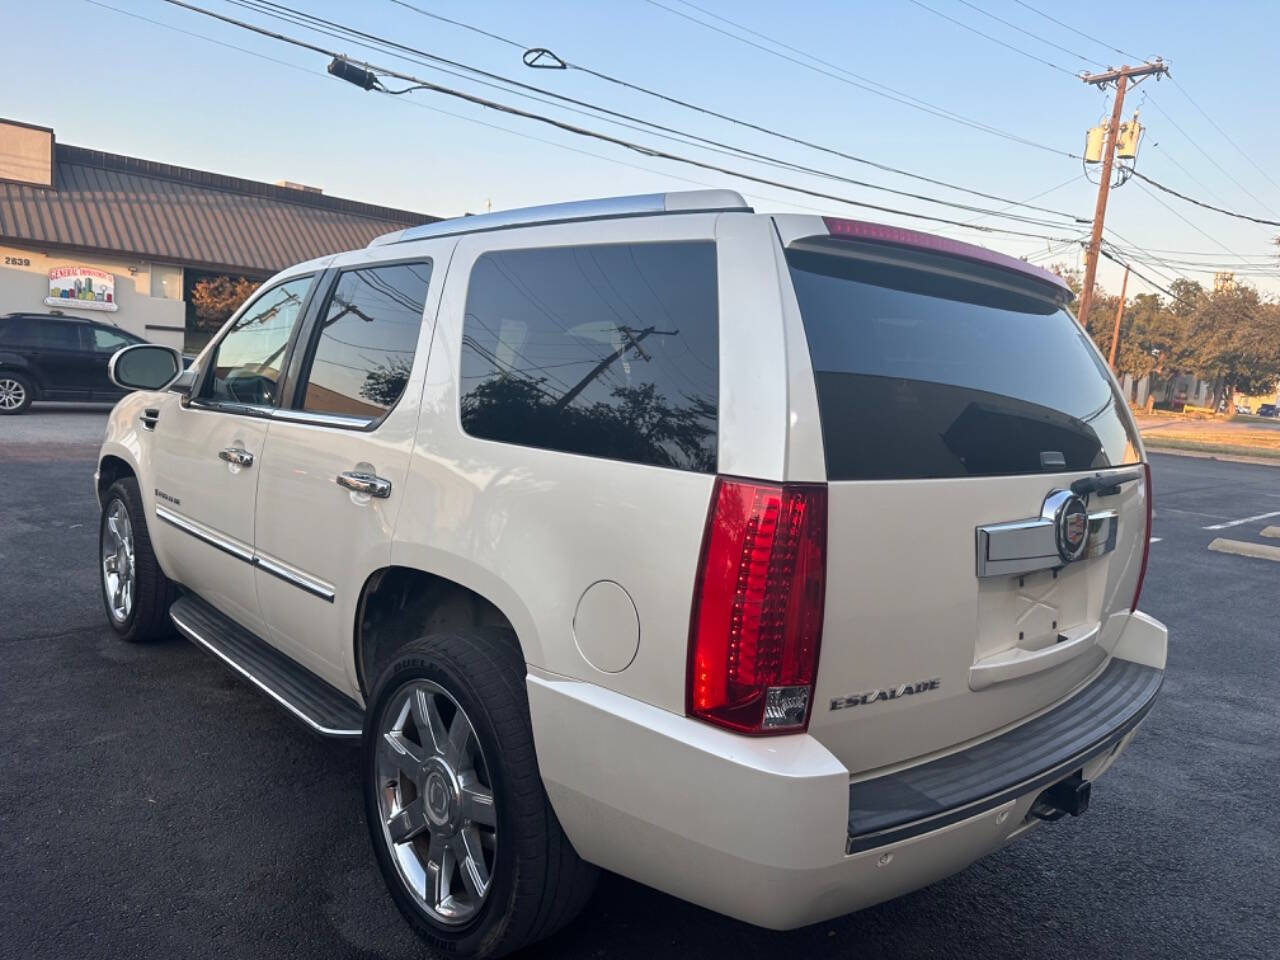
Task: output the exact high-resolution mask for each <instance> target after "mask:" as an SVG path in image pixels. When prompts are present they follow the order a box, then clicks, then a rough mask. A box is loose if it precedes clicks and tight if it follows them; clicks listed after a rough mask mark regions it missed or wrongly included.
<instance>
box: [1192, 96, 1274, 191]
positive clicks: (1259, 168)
mask: <svg viewBox="0 0 1280 960" xmlns="http://www.w3.org/2000/svg"><path fill="white" fill-rule="evenodd" d="M1169 79H1170V80H1173V78H1172V77H1170V78H1169ZM1173 85H1174V86H1175V87H1176V88H1177V89H1178V92H1179V93H1180V94H1182V95H1183V96H1184V97H1186V98H1187V102H1188V103H1189V104H1191V105H1192V106H1193V107H1195V108H1196V109H1197V110H1199V111H1200V115H1201V116H1203V117H1204V118H1205V119H1206V120H1208V121H1209V123H1210V124H1211V125H1212V126H1213V129H1215V130H1217V131H1218V133H1220V134H1222V136H1223V138H1224V139H1225V140H1226V141H1227V143H1229V144H1231V145H1232V146H1233V147H1235V148H1236V151H1237V152H1238V153H1239V154H1240V156H1242V157H1244V158H1245V159H1246V160H1248V161H1249V163H1250V165H1252V166H1253V168H1254V169H1255V170H1257V171H1258V172H1259V173H1260V174H1262V175H1263V176H1264V177H1266V179H1267V182H1268V183H1270V184H1271V185H1272V186H1273V187H1275V188H1276V189H1278V190H1280V183H1276V182H1275V181H1274V180H1272V179H1271V175H1270V174H1269V173H1267V171H1266V168H1265V167H1262V166H1260V165H1259V164H1257V163H1255V162H1254V159H1253V157H1251V156H1249V154H1247V153H1246V152H1245V150H1244V147H1242V146H1240V144H1238V143H1236V142H1235V140H1233V139H1231V136H1230V135H1229V134H1228V133H1227V131H1225V130H1223V129H1222V127H1220V126H1218V122H1217V121H1216V120H1214V119H1213V117H1212V115H1210V114H1209V112H1208V111H1206V110H1205V109H1204V107H1202V106H1200V104H1198V103H1196V102H1195V101H1194V100H1192V99H1191V94H1189V93H1187V91H1186V90H1185V89H1184V88H1183V86H1182V84H1180V83H1178V81H1177V80H1173Z"/></svg>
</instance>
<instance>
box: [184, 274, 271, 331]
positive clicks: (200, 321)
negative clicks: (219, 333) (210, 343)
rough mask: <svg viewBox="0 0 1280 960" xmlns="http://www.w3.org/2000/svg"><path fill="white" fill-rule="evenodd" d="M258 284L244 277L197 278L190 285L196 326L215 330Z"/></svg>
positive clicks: (246, 298)
mask: <svg viewBox="0 0 1280 960" xmlns="http://www.w3.org/2000/svg"><path fill="white" fill-rule="evenodd" d="M259 286H261V284H259V283H255V282H254V281H252V280H246V279H245V278H244V277H228V276H217V277H205V278H204V279H202V280H197V281H196V282H195V283H194V284H193V285H192V287H191V305H192V306H193V307H194V308H195V313H196V326H197V327H199V328H200V329H202V330H217V329H218V328H219V327H221V326H222V325H223V324H224V323H226V322H227V319H228V318H229V317H230V316H231V315H232V314H233V313H235V312H236V311H237V310H238V309H240V305H241V304H242V303H244V302H245V301H246V300H248V299H249V296H250V295H251V294H252V293H253V291H255V290H257V289H258V287H259Z"/></svg>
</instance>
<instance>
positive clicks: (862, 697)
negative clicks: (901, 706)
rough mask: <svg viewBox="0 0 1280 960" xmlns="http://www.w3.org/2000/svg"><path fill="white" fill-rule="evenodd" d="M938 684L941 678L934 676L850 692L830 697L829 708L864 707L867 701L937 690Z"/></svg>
mask: <svg viewBox="0 0 1280 960" xmlns="http://www.w3.org/2000/svg"><path fill="white" fill-rule="evenodd" d="M940 686H942V678H941V677H934V678H933V679H932V680H920V681H918V682H916V683H904V684H902V685H901V686H897V687H890V688H888V689H885V690H868V691H866V692H865V693H851V694H849V695H848V696H847V697H832V698H831V709H832V710H843V709H844V708H845V707H864V706H866V705H867V704H869V703H877V702H879V701H881V700H900V699H901V698H903V697H914V696H919V695H920V694H922V693H928V692H929V691H930V690H937V689H938V688H939V687H940Z"/></svg>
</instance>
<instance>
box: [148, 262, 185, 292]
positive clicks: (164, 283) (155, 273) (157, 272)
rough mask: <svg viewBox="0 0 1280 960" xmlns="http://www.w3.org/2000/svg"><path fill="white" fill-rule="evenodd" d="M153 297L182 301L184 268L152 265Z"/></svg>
mask: <svg viewBox="0 0 1280 960" xmlns="http://www.w3.org/2000/svg"><path fill="white" fill-rule="evenodd" d="M151 296H153V297H161V298H163V299H165V300H181V299H182V268H181V267H168V266H164V265H162V264H159V263H153V264H152V265H151Z"/></svg>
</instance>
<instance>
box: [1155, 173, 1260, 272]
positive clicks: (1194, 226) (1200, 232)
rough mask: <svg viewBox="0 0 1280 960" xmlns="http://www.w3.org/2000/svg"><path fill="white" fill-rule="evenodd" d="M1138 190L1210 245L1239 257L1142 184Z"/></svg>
mask: <svg viewBox="0 0 1280 960" xmlns="http://www.w3.org/2000/svg"><path fill="white" fill-rule="evenodd" d="M1138 189H1139V190H1141V191H1142V192H1143V193H1145V194H1146V195H1147V196H1149V197H1150V198H1151V199H1152V200H1154V201H1155V202H1156V203H1158V204H1160V206H1162V207H1164V208H1165V209H1166V210H1168V211H1169V212H1170V213H1172V214H1173V215H1174V216H1175V217H1177V218H1178V219H1179V220H1181V221H1182V222H1183V223H1185V224H1186V225H1187V226H1189V227H1190V228H1191V229H1192V230H1194V231H1195V232H1196V233H1198V234H1200V236H1202V237H1204V238H1205V239H1206V240H1208V241H1209V242H1210V243H1216V244H1217V245H1218V246H1220V247H1221V248H1222V249H1223V250H1225V251H1227V253H1229V254H1231V256H1233V257H1234V256H1237V254H1236V252H1235V251H1234V250H1232V249H1231V248H1230V247H1228V246H1227V245H1226V244H1225V243H1223V242H1222V241H1221V240H1219V239H1218V238H1217V237H1215V236H1213V235H1212V234H1210V233H1208V232H1206V231H1205V230H1202V229H1201V228H1200V227H1198V226H1196V225H1195V224H1194V223H1192V222H1191V221H1190V220H1188V219H1187V218H1186V217H1184V216H1183V215H1182V214H1180V213H1179V212H1178V211H1177V210H1175V209H1174V208H1173V207H1171V206H1169V205H1168V204H1167V203H1165V202H1164V201H1163V200H1161V199H1160V198H1159V197H1158V196H1156V195H1155V194H1154V193H1152V192H1151V191H1150V190H1148V189H1147V188H1146V187H1144V186H1143V185H1142V184H1141V183H1139V184H1138Z"/></svg>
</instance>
